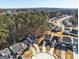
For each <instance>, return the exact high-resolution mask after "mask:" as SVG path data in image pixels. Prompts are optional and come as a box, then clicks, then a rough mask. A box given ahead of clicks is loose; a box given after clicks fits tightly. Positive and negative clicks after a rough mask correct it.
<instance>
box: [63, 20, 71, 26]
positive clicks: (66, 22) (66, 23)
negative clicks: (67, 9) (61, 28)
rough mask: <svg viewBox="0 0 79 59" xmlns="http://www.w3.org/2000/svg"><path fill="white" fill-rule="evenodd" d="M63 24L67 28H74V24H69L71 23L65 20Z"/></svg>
mask: <svg viewBox="0 0 79 59" xmlns="http://www.w3.org/2000/svg"><path fill="white" fill-rule="evenodd" d="M63 24H64V25H65V26H67V27H71V26H72V23H71V22H69V21H67V20H64V21H63Z"/></svg>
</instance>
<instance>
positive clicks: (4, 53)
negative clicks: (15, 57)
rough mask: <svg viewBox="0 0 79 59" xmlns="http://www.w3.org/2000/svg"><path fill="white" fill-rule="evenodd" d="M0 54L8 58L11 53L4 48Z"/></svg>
mask: <svg viewBox="0 0 79 59" xmlns="http://www.w3.org/2000/svg"><path fill="white" fill-rule="evenodd" d="M0 54H2V55H6V56H8V55H11V51H10V50H9V48H5V49H3V50H1V51H0Z"/></svg>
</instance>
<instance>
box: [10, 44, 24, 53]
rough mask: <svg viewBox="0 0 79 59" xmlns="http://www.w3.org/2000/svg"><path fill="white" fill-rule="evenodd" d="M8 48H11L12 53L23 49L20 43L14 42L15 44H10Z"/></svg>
mask: <svg viewBox="0 0 79 59" xmlns="http://www.w3.org/2000/svg"><path fill="white" fill-rule="evenodd" d="M10 49H11V50H12V52H13V53H14V54H15V53H17V52H22V51H23V50H24V49H23V47H22V45H21V44H20V43H16V44H14V45H12V46H10Z"/></svg>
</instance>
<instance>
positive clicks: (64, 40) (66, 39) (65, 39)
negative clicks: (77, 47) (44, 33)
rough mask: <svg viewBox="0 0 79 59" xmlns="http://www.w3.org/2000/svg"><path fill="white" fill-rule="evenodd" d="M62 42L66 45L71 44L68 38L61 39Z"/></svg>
mask: <svg viewBox="0 0 79 59" xmlns="http://www.w3.org/2000/svg"><path fill="white" fill-rule="evenodd" d="M63 42H64V43H66V44H71V42H72V40H71V38H70V37H63Z"/></svg>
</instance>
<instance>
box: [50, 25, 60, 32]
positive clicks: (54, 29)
mask: <svg viewBox="0 0 79 59" xmlns="http://www.w3.org/2000/svg"><path fill="white" fill-rule="evenodd" d="M51 31H53V32H59V31H61V28H60V27H58V26H55V27H54V28H53V29H52V30H51Z"/></svg>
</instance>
